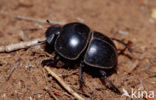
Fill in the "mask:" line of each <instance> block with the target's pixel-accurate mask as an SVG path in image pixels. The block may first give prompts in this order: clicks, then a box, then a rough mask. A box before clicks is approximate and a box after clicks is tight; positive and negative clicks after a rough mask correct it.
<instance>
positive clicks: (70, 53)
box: [54, 23, 91, 60]
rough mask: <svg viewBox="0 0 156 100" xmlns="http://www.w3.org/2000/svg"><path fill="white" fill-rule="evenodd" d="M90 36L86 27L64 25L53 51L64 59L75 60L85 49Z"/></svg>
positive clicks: (73, 24) (81, 25)
mask: <svg viewBox="0 0 156 100" xmlns="http://www.w3.org/2000/svg"><path fill="white" fill-rule="evenodd" d="M90 36H91V33H90V29H89V28H88V27H87V26H86V25H84V24H81V23H70V24H66V25H65V26H63V28H62V29H61V32H60V35H59V36H58V37H57V39H56V41H55V44H54V48H55V51H56V52H57V53H58V54H60V55H61V56H62V57H64V58H66V59H69V60H76V59H77V58H78V57H79V56H80V54H81V53H82V52H83V51H84V50H85V49H86V47H87V44H88V41H89V39H90Z"/></svg>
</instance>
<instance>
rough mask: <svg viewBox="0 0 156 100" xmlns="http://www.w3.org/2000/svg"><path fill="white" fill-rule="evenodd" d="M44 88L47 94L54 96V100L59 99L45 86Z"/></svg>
mask: <svg viewBox="0 0 156 100" xmlns="http://www.w3.org/2000/svg"><path fill="white" fill-rule="evenodd" d="M44 90H45V91H46V92H47V93H48V94H49V96H50V97H52V98H54V99H55V100H59V99H58V98H57V97H56V96H55V95H54V94H53V93H50V91H49V90H48V89H47V88H45V89H44Z"/></svg>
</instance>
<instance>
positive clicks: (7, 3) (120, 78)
mask: <svg viewBox="0 0 156 100" xmlns="http://www.w3.org/2000/svg"><path fill="white" fill-rule="evenodd" d="M154 8H156V1H155V0H46V1H43V0H16V1H13V0H0V46H5V45H8V44H12V43H18V42H21V41H29V40H32V39H36V38H40V37H44V32H45V30H46V29H47V27H48V26H49V25H48V24H43V23H38V22H32V21H25V20H18V19H16V18H15V16H17V15H19V16H28V17H32V18H41V19H49V20H54V21H61V22H66V23H69V22H75V21H78V22H83V23H85V24H87V25H88V26H89V27H90V28H91V29H92V30H97V31H99V32H102V33H103V34H106V35H108V36H109V37H115V38H118V39H120V40H124V41H125V42H128V41H129V42H131V43H132V44H131V47H132V48H133V49H135V50H137V51H140V52H141V53H129V52H128V51H126V52H125V53H126V54H128V55H130V56H131V58H132V59H129V58H128V57H127V56H124V55H120V56H119V57H118V70H117V73H116V74H115V73H114V74H112V75H111V76H109V79H110V80H111V81H112V82H113V83H114V84H115V85H116V86H117V88H118V89H119V90H120V91H122V90H123V89H125V90H127V91H128V92H129V93H130V94H131V92H132V89H134V90H135V91H136V92H137V93H139V91H140V92H141V91H146V92H147V93H148V96H149V95H150V91H153V92H155V98H156V77H155V76H156V75H155V74H156V52H155V51H156V39H155V38H156V20H155V19H152V18H151V12H152V9H154ZM117 47H120V46H117ZM48 58H49V56H48V55H47V54H46V52H45V50H44V45H39V46H35V47H31V48H28V49H21V50H18V51H15V52H10V53H0V100H51V99H52V100H53V99H54V97H53V96H52V95H54V96H55V97H56V98H58V100H73V99H75V98H74V97H73V96H72V95H70V94H69V93H67V92H66V91H65V90H64V89H62V87H61V86H60V84H58V82H57V81H56V80H55V79H52V78H51V77H49V76H48V74H47V72H46V71H45V70H44V68H43V67H42V66H41V62H42V61H43V60H45V59H48ZM14 66H17V67H16V69H15V71H14V72H13V74H12V75H11V77H10V79H9V80H8V81H6V79H7V78H8V75H9V73H10V72H11V69H12V68H13V67H14ZM51 69H52V70H53V71H54V72H55V73H57V74H58V75H59V76H60V77H61V78H63V80H64V81H65V83H67V84H68V85H70V86H71V87H73V88H75V89H79V82H78V68H75V69H70V68H69V69H65V68H56V67H52V68H51ZM92 74H93V73H91V74H90V73H88V72H87V71H85V72H84V79H85V83H86V87H84V92H83V93H85V94H86V95H88V96H89V97H85V95H81V94H80V95H81V96H83V97H84V98H86V99H93V100H130V99H132V97H126V96H121V95H117V94H115V93H114V92H112V91H111V90H109V89H107V88H106V86H105V85H104V84H102V82H101V81H100V79H99V77H93V75H92ZM63 76H66V77H63ZM46 89H47V91H46ZM138 89H140V90H138ZM137 97H138V95H137ZM144 99H145V98H144ZM146 99H147V100H155V99H148V98H146ZM146 99H145V100H146ZM140 100H143V98H141V99H140Z"/></svg>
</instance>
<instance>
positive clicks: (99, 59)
mask: <svg viewBox="0 0 156 100" xmlns="http://www.w3.org/2000/svg"><path fill="white" fill-rule="evenodd" d="M84 62H85V63H86V64H87V65H90V66H93V67H98V68H103V69H111V68H113V67H115V66H116V65H117V52H116V47H115V45H114V43H113V42H112V40H111V39H110V38H108V37H107V36H105V35H103V34H101V33H99V32H93V33H92V38H91V40H90V43H89V46H88V48H87V51H86V53H85V57H84Z"/></svg>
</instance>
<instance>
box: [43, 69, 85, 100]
mask: <svg viewBox="0 0 156 100" xmlns="http://www.w3.org/2000/svg"><path fill="white" fill-rule="evenodd" d="M45 69H46V70H47V71H48V73H49V74H51V75H52V77H54V78H55V79H56V80H57V81H58V82H59V83H60V84H61V85H62V86H63V87H64V89H66V90H67V91H68V92H69V93H70V94H72V95H73V96H74V97H75V98H76V99H78V100H85V99H84V98H82V97H81V96H80V95H79V94H77V93H76V92H75V91H74V90H72V89H71V88H70V87H69V86H68V85H67V84H66V83H65V82H64V81H63V80H62V79H61V78H60V77H59V76H58V75H57V74H55V73H54V72H53V71H52V70H50V68H49V67H47V66H45Z"/></svg>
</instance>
